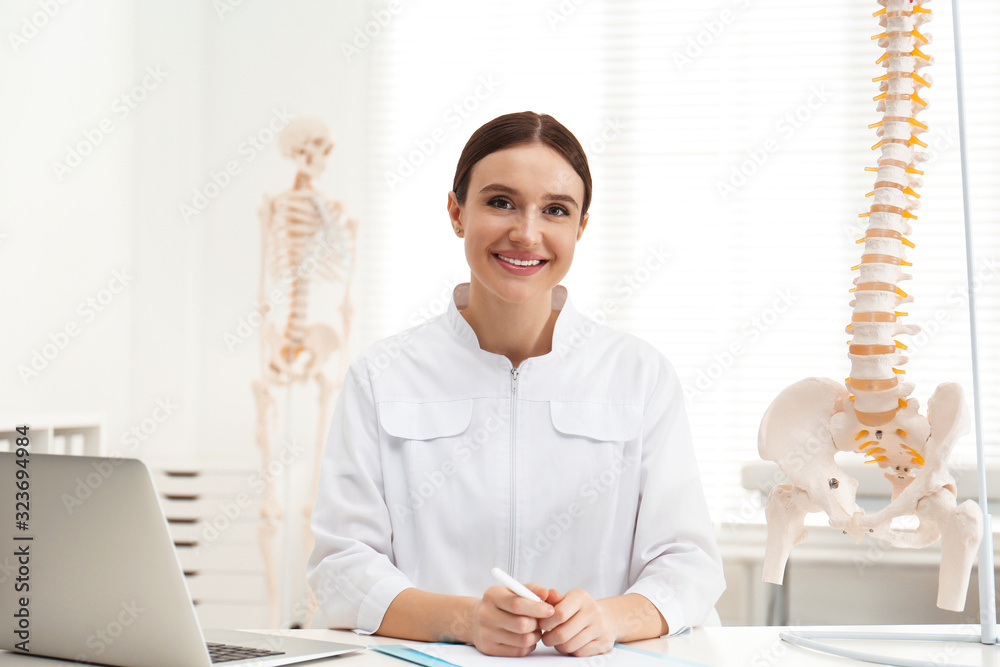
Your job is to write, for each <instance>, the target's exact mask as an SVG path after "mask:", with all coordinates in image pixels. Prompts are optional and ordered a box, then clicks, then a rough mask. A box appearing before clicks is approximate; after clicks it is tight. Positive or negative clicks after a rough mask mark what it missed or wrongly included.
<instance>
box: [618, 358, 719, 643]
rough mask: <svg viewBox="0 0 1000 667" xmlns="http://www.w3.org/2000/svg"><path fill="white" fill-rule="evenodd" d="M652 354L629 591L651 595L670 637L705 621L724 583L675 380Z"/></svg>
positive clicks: (669, 368)
mask: <svg viewBox="0 0 1000 667" xmlns="http://www.w3.org/2000/svg"><path fill="white" fill-rule="evenodd" d="M656 355H657V357H659V364H658V366H659V372H658V373H657V377H656V380H655V382H654V388H653V390H652V392H651V394H650V396H649V399H648V401H647V404H646V406H645V409H644V411H643V425H642V455H641V457H642V458H641V476H642V478H641V480H640V484H641V491H640V497H639V510H638V515H637V517H636V528H635V538H634V542H633V545H632V559H631V563H630V569H629V582H630V587H629V589H628V590H627V591H626V593H639V594H641V595H643V596H645V597H646V598H648V599H649V600H650V602H652V603H653V605H655V606H656V608H657V609H658V610H659V611H660V613H661V614H663V618H664V619H666V621H667V623H668V625H669V633H670V634H671V635H673V634H676V633H678V632H683V631H685V630H686V629H687V628H689V627H692V626H695V625H699V624H701V623H702V622H703V621H705V619H706V618H707V617H708V615H709V614H710V613H711V611H712V609H713V608H714V606H715V603H716V602H717V601H718V599H719V596H721V595H722V592H723V591H724V590H725V588H726V582H725V578H724V577H723V574H722V558H721V557H720V556H719V549H718V546H717V545H716V541H715V534H714V530H713V527H712V522H711V519H710V518H709V514H708V506H707V504H706V502H705V493H704V490H703V489H702V485H701V477H700V476H699V474H698V467H697V464H696V462H695V457H694V449H693V447H692V444H691V432H690V428H689V426H688V420H687V414H686V412H685V410H684V394H683V392H682V389H681V385H680V381H679V380H678V378H677V374H676V372H675V371H674V369H673V367H672V366H671V365H670V363H669V362H668V361H667V360H666V359H664V358H663V357H662V355H660V354H659V353H658V352H657V353H656Z"/></svg>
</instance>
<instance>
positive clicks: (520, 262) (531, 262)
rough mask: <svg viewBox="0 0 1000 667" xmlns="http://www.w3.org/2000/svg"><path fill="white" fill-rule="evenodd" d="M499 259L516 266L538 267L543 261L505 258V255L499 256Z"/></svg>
mask: <svg viewBox="0 0 1000 667" xmlns="http://www.w3.org/2000/svg"><path fill="white" fill-rule="evenodd" d="M497 257H499V258H500V259H502V260H503V261H505V262H507V263H508V264H513V265H514V266H536V265H538V264H541V263H542V260H540V259H511V258H510V257H504V256H503V255H497Z"/></svg>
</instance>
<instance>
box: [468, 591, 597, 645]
mask: <svg viewBox="0 0 1000 667" xmlns="http://www.w3.org/2000/svg"><path fill="white" fill-rule="evenodd" d="M527 586H528V588H530V589H531V591H532V592H533V593H535V594H536V595H537V596H538V597H540V598H542V600H544V602H536V601H534V600H529V599H527V598H523V597H520V596H519V595H517V594H515V593H513V592H511V591H510V590H509V589H508V588H506V587H504V586H491V587H490V588H488V589H486V592H485V593H484V594H483V598H482V599H481V600H480V601H479V602H478V603H477V604H476V607H475V611H474V615H473V643H474V644H475V646H476V648H478V649H479V650H480V651H482V652H483V653H486V654H488V655H502V656H523V655H527V654H529V653H531V652H532V651H534V650H535V646H536V645H537V644H538V640H539V639H541V641H542V643H543V644H545V645H546V646H552V647H554V648H555V649H556V650H557V651H559V652H560V653H566V654H569V655H575V656H588V655H597V654H599V653H606V652H607V651H609V650H611V647H612V646H614V643H615V640H616V636H615V633H614V627H613V623H612V622H611V619H610V617H609V615H608V613H607V611H606V610H605V609H604V607H603V606H602V605H601V603H600V602H598V601H597V600H595V599H594V598H592V597H591V596H590V594H589V593H587V592H586V591H584V590H582V589H579V588H574V589H573V590H571V591H569V592H568V593H566V594H565V595H562V594H560V593H559V592H558V591H556V590H555V589H550V588H543V587H541V586H539V585H538V584H528V585H527Z"/></svg>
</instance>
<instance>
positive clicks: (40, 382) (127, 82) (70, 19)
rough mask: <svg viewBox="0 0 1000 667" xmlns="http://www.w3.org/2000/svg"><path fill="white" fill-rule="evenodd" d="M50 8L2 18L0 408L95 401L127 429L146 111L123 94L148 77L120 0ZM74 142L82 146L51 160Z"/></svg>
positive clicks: (33, 7)
mask: <svg viewBox="0 0 1000 667" xmlns="http://www.w3.org/2000/svg"><path fill="white" fill-rule="evenodd" d="M51 5H52V7H49V12H50V13H51V14H52V15H51V16H49V15H48V14H47V13H46V12H45V11H43V10H42V9H41V5H40V4H39V3H38V2H37V1H28V0H16V1H11V2H5V3H4V4H3V10H2V15H0V34H2V35H3V36H4V39H3V43H2V44H0V51H2V52H3V55H2V57H0V91H2V92H0V100H2V101H0V146H2V147H3V148H2V150H0V235H2V236H0V284H2V285H3V289H2V292H0V293H2V299H0V313H2V315H0V321H2V322H3V326H0V350H3V353H2V359H3V362H2V364H0V373H2V380H0V406H3V407H2V408H0V411H2V413H3V416H4V419H5V420H8V419H9V421H11V422H15V421H18V420H21V419H26V418H28V417H29V416H31V415H39V413H53V412H59V413H62V412H80V411H100V412H103V413H106V415H107V418H108V421H107V424H108V426H109V427H110V429H111V431H112V432H120V431H121V430H122V429H123V428H124V427H125V424H126V423H127V421H128V418H129V402H130V395H131V389H132V387H131V382H132V379H131V377H132V376H131V371H130V364H129V360H130V355H131V348H132V341H133V336H132V332H131V330H132V322H133V316H134V313H135V303H136V285H137V283H138V275H139V274H138V272H137V267H136V264H135V258H134V256H133V252H132V247H133V235H134V234H135V232H136V227H135V225H134V224H133V210H134V208H133V190H132V183H133V179H132V177H131V173H132V167H133V150H134V144H135V140H134V137H135V130H136V123H135V120H136V116H137V115H138V114H137V113H136V112H137V111H139V110H140V109H141V107H140V109H136V110H131V109H129V108H128V107H126V106H124V105H123V103H122V102H121V100H120V99H119V98H120V96H121V95H122V94H127V93H128V92H129V91H131V89H132V88H133V87H134V86H135V85H137V84H138V83H139V82H140V81H141V78H142V75H141V68H137V67H136V66H135V63H134V62H133V60H134V59H133V57H132V52H133V44H134V41H135V35H134V31H133V29H132V26H133V21H134V16H133V11H132V4H131V3H128V2H124V1H121V0H99V1H97V2H92V3H86V4H84V3H79V4H69V5H66V6H62V5H59V4H58V3H51ZM154 101H155V95H152V96H150V99H149V100H148V101H147V103H148V104H152V103H153V102H154ZM71 149H72V150H74V151H78V152H79V153H84V154H85V155H83V156H81V157H79V158H78V160H79V161H77V158H71V161H70V162H69V165H70V166H69V167H68V168H66V169H61V168H58V167H54V165H55V164H56V163H66V161H67V153H68V152H69V151H70V150H71ZM115 272H121V273H123V274H124V277H125V281H124V283H120V282H118V281H114V282H113V278H114V275H115ZM133 277H134V279H133ZM109 286H110V287H111V288H114V289H115V290H118V293H113V292H112V291H110V290H109ZM88 299H100V300H103V301H104V303H103V304H101V303H98V304H97V306H96V307H92V306H89V305H88V304H87V303H86V301H87V300H88ZM98 308H99V309H100V312H98ZM36 355H37V356H36ZM43 355H45V356H44V357H43ZM33 357H34V358H35V365H34V368H33V366H32V359H33ZM45 357H48V358H45ZM12 425H13V424H12Z"/></svg>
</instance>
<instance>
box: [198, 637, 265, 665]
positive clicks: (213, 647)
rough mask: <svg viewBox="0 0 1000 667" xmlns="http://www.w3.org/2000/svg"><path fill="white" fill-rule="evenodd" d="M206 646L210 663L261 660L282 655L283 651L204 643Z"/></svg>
mask: <svg viewBox="0 0 1000 667" xmlns="http://www.w3.org/2000/svg"><path fill="white" fill-rule="evenodd" d="M206 644H207V646H208V657H209V658H211V659H212V662H232V661H233V660H246V659H247V658H262V657H264V656H268V655H282V654H283V653H284V651H268V650H267V649H263V648H250V647H248V646H233V645H232V644H216V643H214V642H206Z"/></svg>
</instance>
